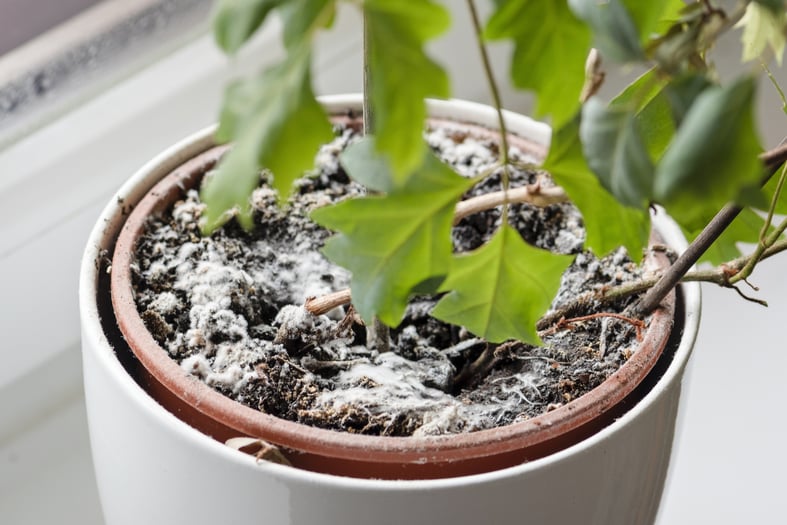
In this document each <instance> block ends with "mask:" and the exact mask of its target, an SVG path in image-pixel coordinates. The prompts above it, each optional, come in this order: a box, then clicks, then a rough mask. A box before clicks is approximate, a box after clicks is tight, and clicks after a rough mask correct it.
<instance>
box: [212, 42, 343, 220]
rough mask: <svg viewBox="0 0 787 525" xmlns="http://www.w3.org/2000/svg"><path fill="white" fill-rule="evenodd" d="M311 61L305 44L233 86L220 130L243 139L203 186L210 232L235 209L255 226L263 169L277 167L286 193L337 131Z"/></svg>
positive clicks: (277, 181) (278, 184)
mask: <svg viewBox="0 0 787 525" xmlns="http://www.w3.org/2000/svg"><path fill="white" fill-rule="evenodd" d="M310 63H311V60H310V53H309V52H308V48H307V47H304V48H303V49H300V50H298V51H295V52H293V53H291V54H290V55H289V56H288V58H287V60H286V61H284V62H283V63H281V64H279V65H277V66H274V67H272V68H270V69H268V70H266V71H265V72H263V73H262V74H261V75H259V76H258V77H255V78H252V79H247V80H243V81H241V82H239V83H236V84H234V85H232V86H231V87H230V89H229V90H228V92H227V94H226V96H225V103H224V108H223V110H222V115H221V123H220V126H219V129H218V131H217V133H216V136H217V140H220V141H222V140H223V141H227V140H230V139H233V138H236V139H237V144H236V145H235V147H234V148H233V149H232V151H230V153H229V154H228V155H227V156H226V158H225V159H224V161H223V162H221V164H220V165H219V167H218V171H217V172H216V174H215V175H214V176H212V177H210V178H208V179H207V180H206V183H205V184H204V187H203V189H202V199H203V201H204V202H205V203H206V204H207V209H206V210H205V213H204V215H203V217H204V221H205V222H204V225H203V229H204V230H205V231H206V232H211V231H213V230H214V229H215V228H217V227H219V226H220V225H221V224H222V223H223V222H224V221H225V220H226V218H227V217H228V215H227V214H228V212H230V211H231V210H237V212H238V213H239V215H238V217H239V220H240V222H241V224H242V225H243V226H244V227H247V228H248V227H251V216H250V208H249V205H248V199H249V195H250V194H251V192H252V190H253V189H254V188H255V187H256V186H257V185H258V184H259V169H260V168H262V167H264V168H266V169H268V170H270V171H271V172H272V173H273V186H274V187H275V188H276V189H277V190H278V191H279V194H280V195H281V196H282V197H286V196H287V195H289V193H290V191H291V190H292V183H293V181H294V180H295V179H296V178H298V177H300V176H301V175H302V174H303V172H304V171H306V170H308V169H310V168H312V167H313V166H314V157H315V155H316V154H317V151H318V149H319V147H320V146H321V145H322V144H325V143H326V142H328V141H330V140H331V138H332V137H333V132H332V130H331V125H330V123H329V122H328V118H327V116H326V114H325V112H324V111H323V109H322V106H320V104H319V103H318V102H317V100H316V99H315V97H314V93H313V92H312V88H311V74H310Z"/></svg>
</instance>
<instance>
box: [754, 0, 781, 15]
mask: <svg viewBox="0 0 787 525" xmlns="http://www.w3.org/2000/svg"><path fill="white" fill-rule="evenodd" d="M754 3H755V4H760V5H762V6H765V7H767V8H768V9H770V10H771V11H772V12H773V13H778V12H780V11H784V0H754Z"/></svg>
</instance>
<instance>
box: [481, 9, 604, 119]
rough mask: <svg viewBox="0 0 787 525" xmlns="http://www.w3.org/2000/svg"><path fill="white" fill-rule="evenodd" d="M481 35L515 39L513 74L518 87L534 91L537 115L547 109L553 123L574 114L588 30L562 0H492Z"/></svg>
mask: <svg viewBox="0 0 787 525" xmlns="http://www.w3.org/2000/svg"><path fill="white" fill-rule="evenodd" d="M485 36H486V38H489V39H491V40H503V39H507V40H511V41H512V42H513V44H514V53H513V56H512V59H511V79H512V80H513V82H514V84H515V85H516V86H517V87H518V88H520V89H530V90H533V91H534V92H535V94H536V107H535V114H536V115H537V116H546V115H550V116H551V117H552V123H553V125H554V126H560V125H561V124H563V123H564V122H566V121H567V120H569V119H571V117H573V116H574V114H575V113H576V111H577V108H579V96H580V93H581V91H582V85H583V84H584V81H585V59H586V58H587V54H588V52H589V50H590V30H589V29H588V27H587V26H586V25H585V24H583V23H582V22H581V21H580V20H579V19H577V17H576V16H574V14H573V13H572V12H571V10H570V9H569V8H568V4H567V2H566V0H552V1H548V2H546V1H543V0H507V1H505V2H496V10H495V12H494V13H493V14H492V16H491V17H490V18H489V20H488V22H487V25H486V29H485Z"/></svg>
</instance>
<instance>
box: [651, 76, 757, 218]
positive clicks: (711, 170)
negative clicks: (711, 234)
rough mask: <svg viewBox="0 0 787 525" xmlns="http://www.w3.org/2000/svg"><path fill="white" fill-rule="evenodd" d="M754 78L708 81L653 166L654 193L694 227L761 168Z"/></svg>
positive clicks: (752, 180)
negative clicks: (718, 84)
mask: <svg viewBox="0 0 787 525" xmlns="http://www.w3.org/2000/svg"><path fill="white" fill-rule="evenodd" d="M754 90H755V84H754V80H753V79H752V78H749V77H744V78H742V79H740V80H738V81H737V82H735V83H733V84H730V85H729V86H725V87H716V86H712V87H709V88H707V89H705V91H704V92H703V93H702V94H701V95H700V96H699V97H697V99H696V101H695V102H694V104H693V105H692V106H691V109H690V110H689V112H688V113H687V114H686V117H685V118H684V120H683V124H682V125H681V126H680V128H679V129H678V132H677V133H676V134H675V138H674V139H673V140H672V142H671V143H670V145H669V147H668V148H667V151H666V152H665V153H664V157H663V158H662V160H661V162H660V163H659V165H658V167H657V169H656V176H655V181H654V193H655V196H656V199H657V200H658V201H659V202H660V203H661V204H663V205H664V206H665V207H666V208H667V211H668V212H669V213H670V214H671V215H672V216H673V217H674V218H675V219H676V220H677V221H678V222H679V223H680V224H682V225H683V226H684V227H686V228H688V229H689V230H695V229H698V228H700V227H702V226H704V224H705V223H706V222H707V221H708V220H709V219H710V217H712V216H713V215H714V214H715V213H716V212H717V211H718V210H720V209H721V208H722V207H723V206H724V205H725V204H726V203H728V202H730V201H733V200H734V199H735V198H736V197H737V196H738V195H739V193H740V191H741V190H742V189H743V188H745V187H747V186H752V185H755V184H757V183H758V182H759V181H760V179H761V177H762V174H763V171H762V170H763V169H762V166H761V164H760V161H759V159H758V155H759V153H760V152H761V151H762V148H761V147H760V141H759V139H758V138H757V132H756V128H755V126H754V118H753V101H754Z"/></svg>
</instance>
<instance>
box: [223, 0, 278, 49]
mask: <svg viewBox="0 0 787 525" xmlns="http://www.w3.org/2000/svg"><path fill="white" fill-rule="evenodd" d="M284 1H285V0H219V2H218V4H217V5H216V10H215V14H214V16H213V36H214V38H215V40H216V43H217V44H218V45H219V47H220V48H221V49H223V50H224V52H226V53H235V52H236V51H237V50H238V49H240V47H241V46H242V45H243V44H245V43H246V41H247V40H248V39H249V38H251V36H252V35H253V34H254V33H255V32H256V31H257V29H259V27H260V26H261V25H262V23H263V22H264V21H265V19H266V18H267V16H268V14H269V13H270V12H271V10H273V9H275V8H276V7H278V6H279V5H280V4H282V3H283V2H284Z"/></svg>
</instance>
